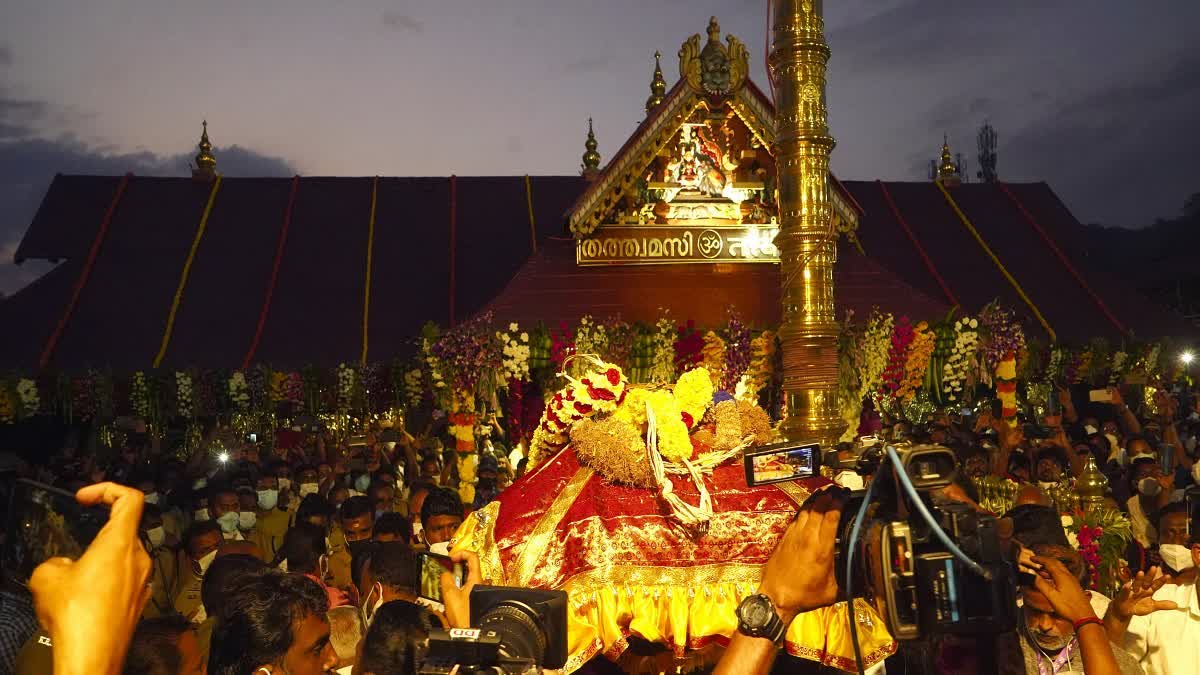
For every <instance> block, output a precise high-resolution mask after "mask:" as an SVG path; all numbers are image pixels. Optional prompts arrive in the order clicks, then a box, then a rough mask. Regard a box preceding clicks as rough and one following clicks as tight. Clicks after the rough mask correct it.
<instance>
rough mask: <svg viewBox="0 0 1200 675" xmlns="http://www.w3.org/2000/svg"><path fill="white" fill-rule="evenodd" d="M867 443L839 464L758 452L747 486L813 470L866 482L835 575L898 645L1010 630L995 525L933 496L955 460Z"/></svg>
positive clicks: (790, 449) (748, 464)
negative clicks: (871, 610)
mask: <svg viewBox="0 0 1200 675" xmlns="http://www.w3.org/2000/svg"><path fill="white" fill-rule="evenodd" d="M867 440H869V441H871V442H869V443H863V444H862V445H866V446H867V447H866V448H865V449H864V450H862V452H861V454H859V455H858V456H856V457H853V458H850V459H845V460H843V459H840V458H839V457H838V453H837V452H836V451H829V452H826V453H824V454H822V453H821V452H820V450H819V448H818V447H817V446H816V444H811V443H809V444H797V443H791V444H788V443H780V444H775V445H771V446H766V447H763V448H759V449H757V450H755V451H754V452H751V453H747V456H746V458H745V469H746V482H747V483H748V484H750V485H761V484H764V483H772V482H778V481H781V480H795V479H798V478H804V477H809V476H816V475H819V474H820V468H821V466H822V465H824V466H826V467H829V468H831V469H832V470H833V471H834V472H838V471H854V472H856V473H858V474H859V475H861V476H864V477H867V476H873V479H872V480H871V482H870V484H869V485H868V487H867V489H866V490H859V491H856V492H853V493H852V494H851V498H850V501H849V503H848V504H847V505H846V506H845V507H844V509H843V511H842V522H841V524H840V525H839V528H838V532H839V537H838V542H837V550H836V568H835V569H836V573H837V577H838V585H839V586H840V587H841V589H842V590H843V592H845V593H846V595H850V594H853V595H856V596H859V597H865V598H866V599H867V600H868V601H870V602H871V603H872V604H873V605H874V606H875V608H876V609H877V610H878V612H879V615H880V616H882V617H883V618H884V620H885V621H886V622H887V626H888V630H889V631H891V633H892V635H893V636H894V637H895V638H897V639H898V640H909V641H912V640H923V639H927V638H931V637H936V636H940V635H946V634H957V635H968V636H970V635H977V636H980V635H994V634H996V633H1001V632H1005V631H1010V630H1013V629H1014V627H1015V626H1016V620H1017V616H1016V614H1017V604H1016V577H1015V576H1014V572H1013V566H1012V564H1011V563H1010V562H1009V561H1007V560H1006V559H1005V556H1004V551H1002V550H1001V545H1000V539H999V536H998V532H997V519H996V518H995V517H993V516H990V515H987V514H983V513H980V512H978V511H976V510H975V509H973V508H972V507H971V506H970V505H968V504H964V503H961V502H957V501H954V500H951V499H949V498H945V497H943V496H942V495H941V490H942V488H945V487H946V486H948V485H950V484H951V483H953V482H954V480H955V477H956V476H957V472H958V470H957V463H958V460H957V457H956V456H955V454H954V452H953V451H951V450H950V449H948V448H946V447H943V446H939V445H916V446H914V445H904V444H889V443H883V442H878V441H877V439H867ZM897 462H898V463H899V466H900V468H901V469H902V470H901V471H897V466H896V463H897ZM856 522H857V526H856ZM860 534H861V536H859V535H860ZM848 563H849V564H848Z"/></svg>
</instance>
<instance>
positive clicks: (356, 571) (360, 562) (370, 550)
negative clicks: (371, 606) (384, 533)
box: [350, 541, 385, 588]
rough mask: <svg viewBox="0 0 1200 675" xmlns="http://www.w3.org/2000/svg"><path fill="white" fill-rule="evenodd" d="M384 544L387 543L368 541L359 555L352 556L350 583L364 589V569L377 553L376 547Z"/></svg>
mask: <svg viewBox="0 0 1200 675" xmlns="http://www.w3.org/2000/svg"><path fill="white" fill-rule="evenodd" d="M383 543H385V542H378V541H368V542H366V545H365V546H363V547H362V548H360V549H359V550H358V552H357V553H352V554H350V583H352V584H354V587H355V588H362V573H363V567H366V565H367V563H368V562H370V560H371V556H372V555H373V554H374V553H375V547H376V546H380V545H382V544H383Z"/></svg>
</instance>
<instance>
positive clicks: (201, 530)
mask: <svg viewBox="0 0 1200 675" xmlns="http://www.w3.org/2000/svg"><path fill="white" fill-rule="evenodd" d="M222 541H223V539H222V537H221V528H220V526H219V525H217V523H216V522H215V521H212V520H202V521H199V522H196V523H192V524H191V526H190V527H188V529H187V530H185V531H184V533H183V550H184V551H186V552H187V555H188V557H189V558H191V559H192V562H194V563H197V564H200V566H201V567H202V568H204V569H206V568H207V565H208V563H201V561H202V560H208V561H210V562H211V560H212V558H215V557H216V553H217V549H218V548H220V547H221V542H222ZM201 571H203V570H201Z"/></svg>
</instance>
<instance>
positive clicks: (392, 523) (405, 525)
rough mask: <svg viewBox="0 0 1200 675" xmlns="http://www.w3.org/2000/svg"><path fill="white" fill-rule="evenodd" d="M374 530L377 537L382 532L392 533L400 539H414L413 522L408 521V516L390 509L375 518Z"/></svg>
mask: <svg viewBox="0 0 1200 675" xmlns="http://www.w3.org/2000/svg"><path fill="white" fill-rule="evenodd" d="M372 532H373V533H374V535H375V536H376V537H378V536H379V535H381V534H391V535H395V537H396V538H397V539H399V540H400V541H412V534H413V528H412V523H410V522H408V518H405V517H404V516H402V515H400V514H399V513H395V512H392V511H388V512H387V513H385V514H383V515H381V516H379V517H378V518H376V519H375V529H374V530H372Z"/></svg>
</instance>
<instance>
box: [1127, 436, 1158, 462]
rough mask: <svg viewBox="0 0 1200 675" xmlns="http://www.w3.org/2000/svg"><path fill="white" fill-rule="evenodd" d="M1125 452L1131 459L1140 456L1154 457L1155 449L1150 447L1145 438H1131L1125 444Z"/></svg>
mask: <svg viewBox="0 0 1200 675" xmlns="http://www.w3.org/2000/svg"><path fill="white" fill-rule="evenodd" d="M1125 452H1127V453H1128V454H1129V456H1130V457H1137V456H1138V455H1153V454H1154V448H1152V447H1151V446H1150V443H1149V442H1147V441H1146V439H1145V438H1144V437H1142V436H1130V437H1129V440H1128V441H1126V442H1125Z"/></svg>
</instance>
